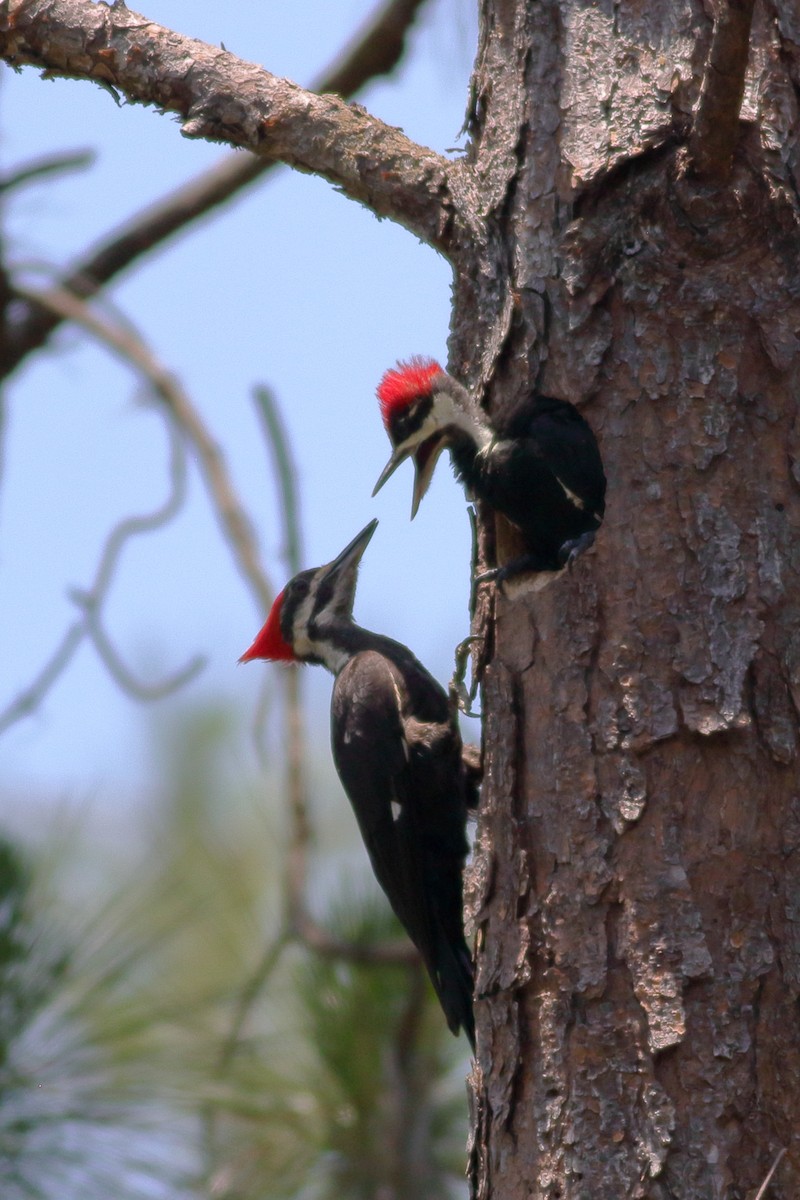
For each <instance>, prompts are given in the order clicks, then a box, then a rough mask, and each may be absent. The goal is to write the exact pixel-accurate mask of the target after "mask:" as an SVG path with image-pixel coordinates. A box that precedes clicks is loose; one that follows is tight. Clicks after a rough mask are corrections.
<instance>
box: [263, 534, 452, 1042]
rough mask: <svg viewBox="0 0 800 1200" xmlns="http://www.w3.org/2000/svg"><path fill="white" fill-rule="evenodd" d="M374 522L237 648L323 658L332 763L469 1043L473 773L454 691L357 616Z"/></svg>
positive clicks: (291, 587)
mask: <svg viewBox="0 0 800 1200" xmlns="http://www.w3.org/2000/svg"><path fill="white" fill-rule="evenodd" d="M376 525H377V522H376V521H372V522H370V524H369V525H368V526H367V527H366V528H365V529H364V530H362V532H361V533H360V534H359V535H358V537H357V538H355V539H354V541H353V542H351V543H350V545H349V546H348V547H347V548H346V549H345V550H344V551H342V554H340V555H339V556H338V558H336V559H334V561H333V562H332V563H329V564H327V565H326V566H324V567H320V568H318V569H316V570H311V571H303V572H301V573H300V574H299V575H296V576H295V577H294V579H293V580H291V582H290V583H289V584H288V585H287V587H286V588H285V589H284V591H283V592H282V593H281V595H280V596H279V597H278V598H277V599H276V601H275V603H274V605H273V607H272V610H271V612H270V615H269V617H268V619H267V622H266V624H265V626H264V628H263V629H262V630H261V632H260V633H259V635H258V637H257V638H256V640H255V642H254V643H253V645H252V646H251V647H250V649H249V650H248V651H247V652H246V653H245V654H244V655H243V656H242V657H243V661H249V660H250V659H253V658H268V659H283V660H286V661H292V660H299V661H306V662H319V663H322V664H323V665H325V666H326V667H328V669H329V670H331V671H332V672H333V674H334V676H335V679H334V685H333V695H332V699H331V745H332V750H333V758H334V763H335V765H336V769H337V772H338V774H339V778H340V779H341V781H342V785H343V787H344V789H345V792H346V793H347V795H348V798H349V799H350V803H351V805H352V807H353V810H354V813H355V816H356V820H357V822H358V826H359V829H360V831H361V835H362V837H363V839H364V844H365V846H366V849H367V853H368V855H369V858H370V862H371V864H372V868H373V870H374V872H375V876H376V878H377V880H378V882H379V884H380V885H381V887H382V888H383V891H384V892H385V893H386V895H387V897H388V899H389V902H390V903H391V905H392V908H393V909H394V911H395V913H396V914H397V916H398V918H399V919H400V921H401V922H402V924H403V926H404V927H405V929H406V931H407V933H408V934H409V936H410V938H411V940H412V941H413V942H414V944H415V945H416V947H417V949H418V950H419V952H420V954H421V956H422V959H423V962H424V963H425V966H426V968H427V970H428V973H429V975H430V977H431V980H432V982H433V986H434V988H435V990H436V993H437V995H438V997H439V1001H440V1003H441V1005H442V1008H443V1010H444V1013H445V1016H446V1018H447V1022H448V1025H449V1027H450V1028H451V1029H452V1030H453V1032H454V1033H457V1032H458V1030H459V1028H463V1029H464V1030H465V1031H466V1033H467V1035H468V1037H469V1038H470V1041H471V1043H472V1044H473V1045H474V1036H475V1033H474V1018H473V1013H472V964H471V959H470V954H469V950H468V948H467V944H466V942H465V940H464V930H463V908H462V906H463V901H462V871H463V867H464V861H465V859H466V855H467V852H468V843H467V838H466V814H467V809H468V808H469V807H474V805H475V795H474V788H475V783H474V776H472V775H470V772H469V771H468V769H467V768H466V767H465V765H464V762H463V760H462V746H461V738H460V735H459V732H458V728H457V725H456V723H455V717H454V715H453V713H452V710H451V706H450V703H449V701H448V697H447V694H446V693H445V691H444V689H443V688H442V687H441V686H440V684H439V683H438V682H437V681H436V680H435V679H434V678H433V677H432V676H431V675H430V674H429V673H428V671H427V670H426V669H425V667H424V666H423V665H422V664H421V663H420V662H419V661H418V660H417V659H416V658H415V657H414V655H413V654H412V653H411V651H410V650H409V649H408V648H407V647H406V646H404V645H402V643H400V642H396V641H393V640H392V639H391V638H388V637H384V636H382V635H381V634H377V633H372V632H371V631H370V630H367V629H363V628H361V627H360V626H359V625H357V624H356V623H355V622H354V621H353V619H352V607H353V599H354V596H355V585H356V578H357V568H358V562H359V561H360V558H361V555H362V554H363V551H364V549H365V548H366V545H367V543H368V542H369V539H370V538H371V536H372V534H373V532H374V530H375V526H376Z"/></svg>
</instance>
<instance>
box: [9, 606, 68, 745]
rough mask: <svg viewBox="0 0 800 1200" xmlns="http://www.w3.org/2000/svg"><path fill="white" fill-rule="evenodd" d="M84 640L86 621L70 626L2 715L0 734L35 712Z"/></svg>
mask: <svg viewBox="0 0 800 1200" xmlns="http://www.w3.org/2000/svg"><path fill="white" fill-rule="evenodd" d="M85 637H86V625H85V623H84V622H83V621H76V622H75V623H74V624H73V625H70V627H69V628H68V629H67V630H66V632H65V633H64V635H63V637H62V638H61V641H60V642H59V644H58V646H56V648H55V650H54V651H53V653H52V654H51V656H50V658H49V659H48V661H47V662H46V663H45V665H44V666H43V667H42V669H41V671H40V672H39V674H38V675H37V676H36V678H35V679H33V680H32V681H31V683H29V684H28V686H27V687H26V688H25V689H24V690H23V691H21V692H20V693H19V694H18V695H17V696H15V698H14V699H13V700H12V701H11V702H10V703H9V704H7V705H6V707H5V708H4V709H3V710H2V712H0V734H3V733H5V731H6V730H7V729H9V728H10V727H11V726H12V725H15V724H16V722H17V721H21V720H22V719H23V718H24V717H29V716H30V715H31V714H32V713H34V712H36V709H37V708H38V707H39V705H40V704H41V703H42V701H43V700H44V698H45V696H46V695H47V693H48V692H49V691H50V689H51V688H52V687H53V686H54V684H55V683H56V682H57V681H58V679H59V678H60V677H61V675H62V674H63V672H64V671H65V670H66V669H67V667H68V666H69V664H70V663H71V662H72V659H73V657H74V655H75V651H76V650H77V649H78V647H79V646H80V644H81V642H83V640H84V638H85Z"/></svg>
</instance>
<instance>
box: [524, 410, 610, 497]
mask: <svg viewBox="0 0 800 1200" xmlns="http://www.w3.org/2000/svg"><path fill="white" fill-rule="evenodd" d="M504 433H505V436H507V437H511V438H518V439H520V441H521V443H522V445H523V446H524V445H525V444H527V449H528V452H529V453H532V454H535V455H536V456H537V457H539V458H541V460H542V462H543V463H544V464H546V465H547V467H548V469H549V470H550V471H551V472H552V474H553V475H554V476H555V478H556V479H557V480H558V482H559V484H560V486H561V487H562V489H563V490H564V493H565V495H566V496H567V499H568V500H570V501H571V503H573V504H574V505H576V507H578V508H580V509H581V510H582V511H583V512H585V513H586V515H587V516H589V517H591V516H593V515H595V514H596V515H597V516H598V518H602V516H603V513H604V511H605V494H606V478H605V473H604V471H603V462H602V459H601V457H600V450H599V449H598V446H597V439H596V438H595V435H594V432H593V431H592V428H591V426H590V425H589V423H588V422H587V421H586V420H585V418H584V417H583V416H581V414H580V412H579V411H578V409H577V408H576V407H575V406H574V404H570V403H568V401H566V400H557V399H554V398H552V397H549V396H538V397H536V401H535V404H534V407H533V411H532V412H531V411H530V409H528V407H527V406H523V408H522V410H518V411H517V413H516V414H515V416H514V417H512V419H511V422H510V423H509V426H508V428H507V431H504Z"/></svg>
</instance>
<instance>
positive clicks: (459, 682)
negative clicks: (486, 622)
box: [448, 633, 483, 717]
mask: <svg viewBox="0 0 800 1200" xmlns="http://www.w3.org/2000/svg"><path fill="white" fill-rule="evenodd" d="M482 641H483V638H482V637H481V635H480V634H478V633H471V634H470V635H469V637H465V638H464V640H463V641H461V642H459V643H458V645H457V646H456V649H455V670H454V671H453V676H452V678H451V680H450V684H449V686H448V691H449V693H450V700H451V703H452V704H453V706H454V708H456V709H458V711H459V712H462V713H463V714H464V716H465V717H480V716H481V714H480V713H479V712H475V711H474V709H473V707H472V705H473V703H474V702H475V697H476V695H477V693H478V682H477V680H476V679H473V681H472V686H471V687H469V688H468V687H467V685H466V683H465V681H464V680H465V676H466V674H467V660H468V658H469V653H470V649H471V647H472V645H473V644H474V643H475V642H482Z"/></svg>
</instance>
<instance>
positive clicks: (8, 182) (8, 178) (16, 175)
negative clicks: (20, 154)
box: [0, 150, 96, 193]
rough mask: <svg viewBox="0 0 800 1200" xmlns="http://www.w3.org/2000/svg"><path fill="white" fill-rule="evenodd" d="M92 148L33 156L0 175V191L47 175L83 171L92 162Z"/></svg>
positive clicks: (6, 190)
mask: <svg viewBox="0 0 800 1200" xmlns="http://www.w3.org/2000/svg"><path fill="white" fill-rule="evenodd" d="M95 158H96V155H95V153H94V151H93V150H73V151H69V152H67V153H66V154H48V155H46V156H45V157H44V158H35V159H33V160H32V161H31V162H27V163H23V164H22V166H20V167H14V169H13V170H11V171H7V172H6V173H5V174H4V175H0V192H6V193H8V192H12V191H14V190H15V189H16V188H20V187H24V186H25V185H26V184H29V183H34V182H36V181H37V180H39V179H41V178H42V177H43V176H47V175H64V174H66V173H67V172H68V171H84V170H86V168H87V167H91V166H92V164H93V163H94V161H95Z"/></svg>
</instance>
